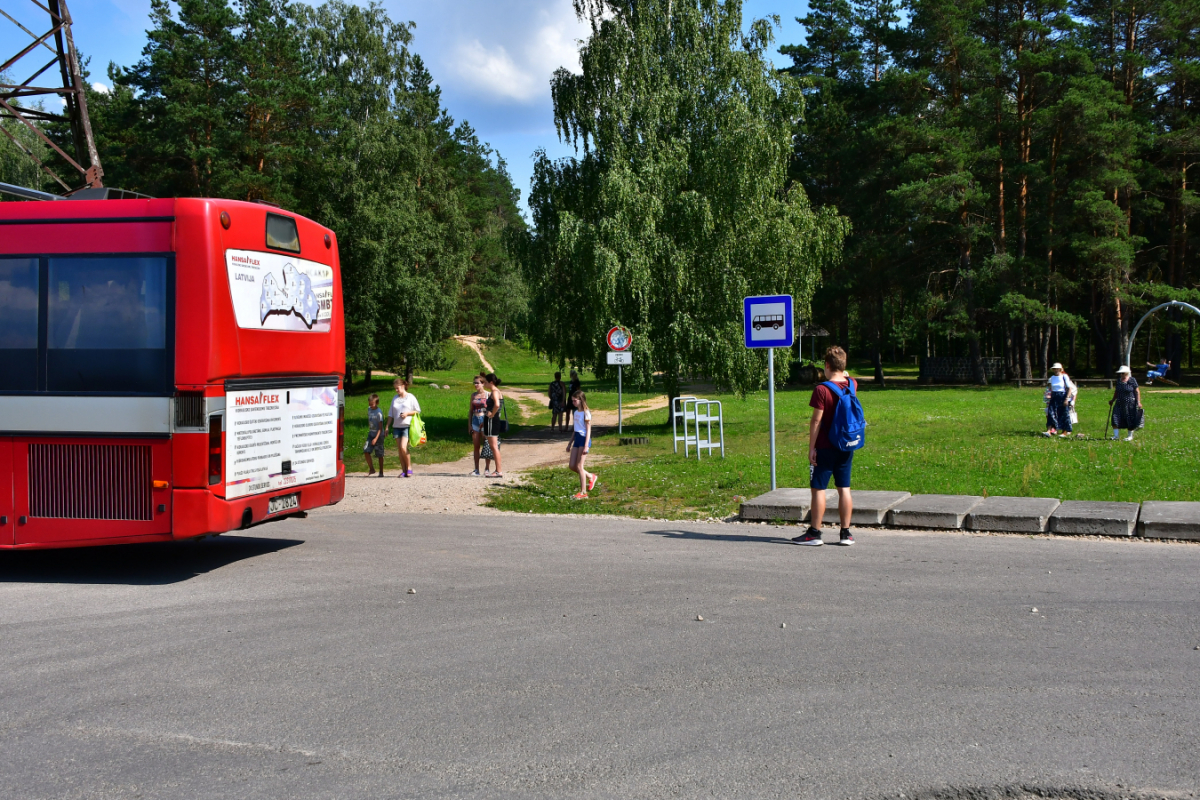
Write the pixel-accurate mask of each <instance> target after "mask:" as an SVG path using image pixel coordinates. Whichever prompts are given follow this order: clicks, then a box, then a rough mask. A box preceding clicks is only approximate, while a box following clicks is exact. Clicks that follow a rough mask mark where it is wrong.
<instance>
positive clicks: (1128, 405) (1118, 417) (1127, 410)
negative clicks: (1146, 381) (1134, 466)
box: [1108, 367, 1145, 442]
mask: <svg viewBox="0 0 1200 800" xmlns="http://www.w3.org/2000/svg"><path fill="white" fill-rule="evenodd" d="M1108 404H1109V405H1110V406H1112V427H1113V432H1112V438H1113V439H1116V438H1117V436H1118V433H1117V432H1118V431H1119V430H1120V429H1121V428H1124V429H1125V430H1127V431H1129V435H1128V436H1126V437H1125V441H1127V442H1132V441H1133V432H1134V431H1136V430H1137V429H1139V428H1141V427H1142V425H1143V424H1144V422H1145V414H1144V412H1143V411H1142V390H1141V389H1139V388H1138V383H1137V379H1136V378H1134V377H1133V372H1132V370H1130V369H1129V367H1121V368H1120V369H1118V370H1117V384H1116V386H1114V387H1113V396H1112V399H1111V400H1109V401H1108Z"/></svg>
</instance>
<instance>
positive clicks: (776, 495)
mask: <svg viewBox="0 0 1200 800" xmlns="http://www.w3.org/2000/svg"><path fill="white" fill-rule="evenodd" d="M811 506H812V495H811V494H810V493H809V490H808V489H776V490H774V491H772V492H767V493H766V494H760V495H759V496H758V497H755V498H754V499H753V500H747V501H746V502H744V503H742V507H741V511H740V514H741V517H742V519H748V520H761V521H766V522H770V521H771V520H776V519H782V520H787V521H789V522H803V521H804V520H806V519H808V512H809V509H810V507H811Z"/></svg>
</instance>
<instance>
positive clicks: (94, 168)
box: [0, 0, 104, 194]
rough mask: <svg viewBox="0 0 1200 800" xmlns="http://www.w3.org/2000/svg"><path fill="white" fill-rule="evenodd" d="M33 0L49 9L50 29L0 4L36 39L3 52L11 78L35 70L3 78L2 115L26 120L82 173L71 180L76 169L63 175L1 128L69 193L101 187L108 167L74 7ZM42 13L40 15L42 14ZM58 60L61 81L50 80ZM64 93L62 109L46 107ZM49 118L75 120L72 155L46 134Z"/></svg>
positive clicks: (2, 67) (7, 0)
mask: <svg viewBox="0 0 1200 800" xmlns="http://www.w3.org/2000/svg"><path fill="white" fill-rule="evenodd" d="M0 1H2V2H3V4H4V5H5V6H8V7H9V9H10V10H14V11H15V9H14V8H13V3H15V2H17V1H18V0H0ZM29 2H31V3H33V5H35V6H37V8H39V9H41V11H42V12H45V14H48V15H49V22H50V29H49V30H47V31H46V32H45V33H43V34H41V35H38V34H36V33H34V32H33V31H31V30H30V29H29V28H27V27H25V26H24V25H22V24H21V23H20V22H19V21H18V20H17V19H16V18H15V17H13V16H12V14H10V13H9V10H6V9H5V8H3V7H0V14H3V15H4V16H5V17H6V18H7V19H8V20H9V21H10V22H12V24H14V25H16V26H17V27H18V28H20V29H21V30H22V31H24V32H25V33H27V34H29V38H30V39H31V40H32V41H30V42H29V44H28V45H27V46H26V47H25V48H24V49H22V50H20V51H19V52H17V53H15V54H13V55H11V56H5V55H3V54H0V58H3V59H4V60H3V62H0V74H7V75H9V76H10V78H9V79H10V80H15V79H16V75H17V74H18V73H17V70H19V71H20V73H21V74H24V73H26V72H27V71H28V70H30V69H33V70H35V71H34V72H33V73H32V74H30V75H29V77H28V78H26V79H25V80H24V81H22V82H21V83H17V84H13V83H0V119H14V120H16V121H18V122H20V123H21V124H23V125H25V126H27V127H28V128H29V129H30V130H31V131H33V133H34V134H36V135H37V137H38V138H39V139H41V140H42V141H43V142H45V144H46V145H47V146H48V147H50V149H51V150H52V151H53V152H54V153H56V154H57V155H58V156H59V157H60V158H61V159H62V160H63V161H64V162H65V163H66V164H67V165H69V166H70V167H71V169H74V170H76V171H77V172H78V173H79V174H78V177H77V178H76V179H75V181H71V180H70V177H71V173H70V172H68V173H67V176H68V180H64V179H63V178H62V177H61V176H60V175H59V174H58V172H56V171H55V169H54V168H53V167H52V166H51V165H50V164H47V163H45V162H43V161H42V160H41V159H39V158H38V157H37V155H36V154H34V153H33V152H31V151H30V150H29V149H28V148H26V147H24V146H23V145H22V144H21V143H20V142H19V141H17V139H16V138H15V137H13V135H12V134H11V133H9V131H8V130H7V128H5V127H4V126H0V132H3V133H4V134H5V135H6V136H8V138H9V139H11V140H12V141H13V142H14V143H15V144H16V145H17V147H19V148H20V149H21V150H23V151H24V152H25V154H26V155H28V156H29V157H30V158H32V159H33V160H34V161H36V162H37V164H38V166H39V167H41V168H42V170H43V171H45V172H46V174H48V175H49V176H50V177H51V178H53V179H54V180H55V181H56V182H57V183H58V184H59V185H60V186H61V187H62V188H63V192H64V194H70V193H72V192H76V191H79V190H80V189H85V188H96V187H101V186H103V185H104V183H103V180H102V179H103V177H104V170H103V169H102V168H101V166H100V155H99V154H98V153H97V152H96V141H95V139H94V138H93V137H92V125H91V122H90V121H89V120H88V111H87V93H86V91H85V86H84V83H83V74H82V72H81V71H80V69H79V56H78V54H77V53H76V52H75V40H74V39H73V38H72V36H71V13H70V12H69V11H68V10H67V4H66V0H45V3H46V4H45V5H43V3H42V2H41V0H29ZM38 16H39V17H40V16H42V14H39V15H38ZM18 46H19V45H18ZM44 58H49V60H48V61H46V62H45V64H44V65H43V64H42V59H44ZM56 66H57V67H58V73H59V78H60V79H61V81H62V86H50V85H46V84H51V83H54V80H53V78H52V76H53V72H52V71H51V70H52V69H53V68H54V67H56ZM47 73H49V74H47ZM47 78H49V79H50V80H47ZM60 98H61V99H62V101H63V102H64V103H65V105H64V107H63V109H62V113H55V112H53V111H47V110H46V106H51V107H53V108H57V107H58V105H59V102H58V101H59V99H60ZM39 99H40V100H42V101H43V102H42V107H41V108H39V107H37V101H38V100H39ZM49 122H65V123H68V124H69V125H70V127H71V137H72V140H73V144H74V150H75V154H74V157H72V156H71V155H68V154H67V153H66V152H65V151H64V150H63V149H62V148H61V147H59V146H58V145H57V144H55V143H54V142H53V141H51V140H50V138H49V137H48V136H46V132H45V131H44V130H42V125H44V124H46V123H49ZM78 180H82V181H83V184H82V185H75V186H72V185H71V183H75V182H76V181H78Z"/></svg>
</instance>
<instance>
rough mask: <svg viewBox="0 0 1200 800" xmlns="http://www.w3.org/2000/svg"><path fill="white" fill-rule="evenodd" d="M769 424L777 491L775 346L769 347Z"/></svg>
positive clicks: (773, 471)
mask: <svg viewBox="0 0 1200 800" xmlns="http://www.w3.org/2000/svg"><path fill="white" fill-rule="evenodd" d="M767 401H768V407H767V424H768V425H769V426H770V428H771V491H772V492H773V491H775V489H776V486H775V348H773V347H768V348H767Z"/></svg>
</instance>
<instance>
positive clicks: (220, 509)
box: [0, 199, 345, 549]
mask: <svg viewBox="0 0 1200 800" xmlns="http://www.w3.org/2000/svg"><path fill="white" fill-rule="evenodd" d="M223 212H224V214H227V215H228V216H227V217H226V219H227V220H228V222H229V225H228V228H226V227H225V226H224V225H222V215H223ZM268 213H270V214H275V215H278V216H280V217H287V218H290V219H292V220H294V221H295V228H296V234H297V238H298V241H299V246H300V252H299V253H298V254H297V253H291V252H288V251H284V250H279V249H273V248H269V247H268V246H267V236H266V224H267V214H268ZM278 222H279V221H278V220H275V221H274V222H273V224H275V223H278ZM227 250H239V251H251V252H262V253H273V254H275V255H274V256H272V258H275V259H276V260H278V259H279V258H280V257H283V258H299V259H303V260H304V261H308V262H315V263H316V264H319V265H323V266H326V267H329V268H331V273H332V283H333V286H332V302H331V303H326V305H327V306H331V307H330V308H329V312H330V315H331V316H330V322H329V323H328V328H327V329H324V330H311V331H309V330H301V331H281V330H256V329H251V328H240V327H238V323H237V317H236V314H235V309H234V304H233V296H232V293H231V289H230V285H229V269H228V265H227V261H226V259H227V256H226V251H227ZM337 253H338V250H337V239H336V237H335V236H334V235H333V233H332V232H331V231H328V230H327V229H325V228H323V227H321V226H319V225H317V224H316V223H314V222H312V221H311V220H308V219H305V218H303V217H300V216H297V215H295V214H292V213H291V212H288V211H286V210H284V209H278V208H274V207H270V206H266V205H262V204H257V203H245V202H239V201H229V200H217V199H155V200H105V201H65V202H42V203H4V204H2V205H0V257H7V256H25V257H28V258H42V259H53V258H55V257H56V256H74V257H79V256H87V257H95V258H107V257H110V256H112V257H119V256H120V255H122V254H129V255H131V256H134V255H138V254H146V256H144V257H145V258H150V257H151V255H152V256H153V257H162V258H169V259H172V260H173V261H168V262H166V263H167V266H166V267H165V269H167V271H168V272H169V273H170V274H169V277H168V284H167V288H168V290H169V294H168V295H167V296H168V297H169V300H168V303H169V304H170V305H169V306H168V311H167V314H168V317H167V319H168V320H170V319H172V318H173V324H172V325H171V326H170V327H169V328H168V331H169V334H170V335H169V337H168V343H167V353H168V355H167V357H168V359H169V367H170V369H171V373H170V374H171V375H172V376H173V377H172V379H171V384H172V385H173V386H174V392H175V399H174V400H172V399H171V398H170V397H167V396H162V395H161V394H159V393H156V392H150V393H148V394H146V393H144V394H143V395H141V396H133V394H136V393H133V394H126V395H124V396H123V395H122V394H121V393H120V392H115V393H113V394H112V395H111V396H110V394H109V393H108V392H105V391H95V392H92V393H91V395H90V396H89V395H88V394H87V393H86V392H85V393H84V394H83V395H72V394H70V393H69V392H68V393H59V394H54V393H53V392H51V393H45V387H44V388H43V389H42V392H41V393H32V394H14V393H11V392H9V393H0V433H3V434H4V435H3V436H0V517H7V522H4V521H3V520H0V549H9V548H14V547H16V548H38V547H75V546H82V545H93V544H120V543H128V542H146V541H160V540H169V539H181V538H191V537H195V536H200V535H204V534H213V533H222V532H225V531H229V530H233V529H235V528H240V527H243V526H244V525H245V524H247V523H250V524H257V523H259V522H263V521H267V520H268V516H267V507H268V502H269V500H270V498H272V497H276V496H280V495H287V494H291V493H295V492H297V491H298V492H299V494H300V498H299V499H300V504H299V507H298V508H296V509H288V510H287V511H286V512H281V513H279V514H278V515H277V516H278V518H286V516H288V515H289V514H295V513H298V512H302V511H305V510H308V509H311V508H316V507H319V506H322V505H328V504H330V503H336V502H338V501H340V500H341V499H342V497H343V496H344V494H345V469H344V465H343V463H342V460H341V455H340V453H339V454H338V455H337V458H336V464H337V470H336V476H335V477H333V478H332V479H329V480H320V481H317V482H314V483H308V484H303V485H301V486H299V487H287V488H283V489H280V490H272V491H266V492H263V493H261V494H255V495H251V496H245V497H240V498H238V499H236V500H232V501H227V500H226V499H225V497H224V495H225V484H224V478H225V476H224V474H223V473H224V468H222V470H221V473H222V474H220V475H219V476H217V477H216V478H215V479H212V478H210V474H209V456H210V452H209V451H210V447H211V445H212V441H211V440H210V438H209V433H208V426H209V423H210V419H215V420H216V423H217V424H221V420H222V419H223V416H224V414H223V413H222V409H223V408H224V399H225V394H226V391H227V389H226V381H242V382H246V381H254V380H257V379H271V378H274V379H279V380H285V379H290V378H297V379H302V380H303V379H310V380H311V379H312V378H314V377H327V378H330V379H336V382H337V387H338V390H339V391H340V389H341V388H342V381H341V378H340V374H341V372H342V370H343V369H344V366H345V334H344V328H343V325H342V308H343V303H342V297H341V291H342V288H341V275H340V271H339V265H338V258H337ZM41 263H42V267H41V269H42V275H43V276H45V275H46V272H45V269H46V266H45V265H46V264H47V263H50V264H51V267H50V269H51V274H53V270H54V269H55V267H54V266H53V263H54V262H45V261H43V262H41ZM327 274H328V273H327ZM43 279H45V278H44V277H43ZM49 280H51V281H53V280H55V279H54V278H53V277H51V278H50V279H49ZM170 280H173V281H174V283H173V285H172V284H171V283H170V282H169V281H170ZM112 283H113V282H112V281H111V280H109V285H110V286H111V285H112ZM90 285H92V284H85V291H86V286H90ZM95 285H98V286H101V289H102V290H103V284H95ZM146 285H147V284H143V289H142V294H143V295H144V296H147V297H148V295H147V290H146V289H145V286H146ZM326 285H328V279H326ZM47 291H48V288H46V287H43V289H42V297H43V299H42V301H41V303H42V306H41V308H42V309H45V308H46V305H45V303H46V302H47V301H46V299H45V298H46V292H47ZM72 291H74V290H73V289H72ZM126 296H130V295H129V294H128V290H127V295H126ZM158 296H160V297H161V296H162V295H161V293H160V294H159V295H158ZM145 302H146V303H147V308H148V309H149V308H152V306H150V305H149V302H150V301H149V300H148V299H146V300H145ZM39 313H45V312H44V310H43V311H42V312H39ZM285 313H286V312H285ZM172 314H173V317H172ZM243 319H244V318H243ZM42 325H43V327H44V326H45V323H44V322H43V323H42ZM159 330H161V328H160V329H159ZM42 341H45V340H44V339H43V340H42ZM44 346H45V345H43V344H39V348H42V347H44ZM52 346H55V345H52ZM57 346H59V347H61V345H57ZM71 346H73V345H71V344H69V343H68V344H67V347H71ZM80 346H81V347H86V346H87V345H80ZM99 346H105V345H99ZM137 346H142V347H146V346H149V347H153V346H155V345H137ZM158 346H159V347H161V345H158ZM45 352H46V351H45V350H41V349H39V353H45ZM55 352H61V351H52V354H51V357H54V355H53V353H55ZM137 352H144V351H137ZM39 358H42V356H39ZM14 374H19V373H14ZM110 374H111V373H110ZM158 374H163V373H158ZM114 380H115V379H114ZM89 386H90V384H89ZM49 388H53V386H50V387H49ZM184 394H188V395H191V397H190V398H188V399H189V402H191V401H194V400H195V398H196V397H202V398H204V400H203V402H204V405H203V408H204V410H205V414H204V417H203V419H199V420H197V419H194V418H193V419H191V420H190V422H188V423H187V424H180V418H179V415H178V414H177V413H176V415H175V418H174V419H172V417H171V415H172V414H173V413H175V410H176V404H178V403H180V402H181V398H182V396H183V395H184ZM193 407H194V403H193ZM177 426H178V427H179V428H180V429H177ZM72 428H78V430H72ZM340 430H341V428H340V423H339V441H340ZM148 435H152V436H153V438H147V436H148ZM218 441H219V442H220V445H221V447H222V450H223V448H224V445H225V434H224V432H223V431H222V432H221V433H220V438H219V439H218ZM326 452H328V451H326ZM88 459H91V461H88ZM221 460H222V463H223V462H224V453H223V452H222V454H221ZM76 462H79V463H76ZM89 464H90V465H91V467H89V466H88V465H89ZM97 465H98V466H97ZM139 470H140V471H139ZM57 472H62V473H63V477H61V478H58V479H56V477H55V475H56V473H57ZM131 475H136V476H138V477H137V478H136V480H132V479H131V478H130V476H131ZM147 477H148V478H149V479H151V482H152V484H153V487H152V489H151V492H152V498H151V502H150V505H149V509H150V510H149V512H147V510H146V509H147V504H146V502H145V501H146V481H145V480H143V479H144V478H147ZM89 482H90V483H94V484H96V485H98V486H99V487H100V488H99V489H97V488H96V487H95V486H90V485H89ZM134 484H136V486H135V485H134ZM114 487H115V488H114ZM105 492H107V494H105ZM88 503H91V504H92V506H95V507H94V508H92V507H89V508H84V506H87V505H88ZM106 503H107V504H108V505H107V506H106V505H105V504H106ZM81 504H82V505H81ZM122 504H124V505H122ZM102 506H103V508H101V507H102ZM110 506H111V507H119V508H117V511H115V512H114V511H113V510H112V508H110ZM134 506H136V508H135V509H134V510H133V511H132V512H130V511H129V510H128V508H127V507H134ZM97 509H99V511H98V510H97ZM247 511H249V517H247V516H246V514H247ZM71 514H75V515H76V516H69V515H71ZM89 515H90V516H89ZM97 515H99V516H100V517H103V518H97ZM114 515H115V516H116V517H121V516H122V515H124V517H129V518H113V517H114Z"/></svg>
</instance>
